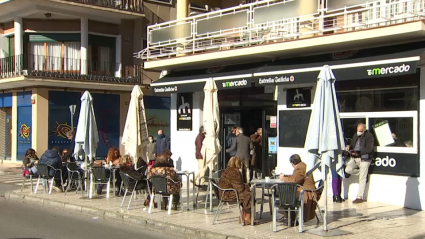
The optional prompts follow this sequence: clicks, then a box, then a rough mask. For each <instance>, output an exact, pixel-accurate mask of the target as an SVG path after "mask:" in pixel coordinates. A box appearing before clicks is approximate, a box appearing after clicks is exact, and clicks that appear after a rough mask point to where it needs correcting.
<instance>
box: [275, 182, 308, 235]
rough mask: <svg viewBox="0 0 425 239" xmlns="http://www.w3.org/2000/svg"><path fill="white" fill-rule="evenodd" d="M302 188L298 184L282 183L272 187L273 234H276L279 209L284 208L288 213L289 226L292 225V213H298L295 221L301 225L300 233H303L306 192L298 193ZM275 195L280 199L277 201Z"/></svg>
mask: <svg viewBox="0 0 425 239" xmlns="http://www.w3.org/2000/svg"><path fill="white" fill-rule="evenodd" d="M298 188H302V186H301V185H299V184H296V183H282V184H275V185H273V187H272V191H273V193H272V198H273V202H272V203H273V232H276V231H277V229H276V215H277V210H278V209H279V207H283V208H284V209H285V210H287V211H288V226H290V223H291V211H295V212H297V215H296V218H295V221H298V223H299V232H302V231H303V222H304V218H303V215H304V214H303V213H304V190H301V192H300V193H299V196H298V193H297V189H298ZM275 195H277V196H278V197H279V198H278V200H276V199H275Z"/></svg>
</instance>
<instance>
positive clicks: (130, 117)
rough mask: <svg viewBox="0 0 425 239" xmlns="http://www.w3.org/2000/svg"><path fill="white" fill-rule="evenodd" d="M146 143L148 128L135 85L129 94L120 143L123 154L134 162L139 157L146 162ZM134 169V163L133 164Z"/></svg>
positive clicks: (138, 90) (141, 98)
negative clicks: (128, 103) (122, 146)
mask: <svg viewBox="0 0 425 239" xmlns="http://www.w3.org/2000/svg"><path fill="white" fill-rule="evenodd" d="M147 141H148V127H147V124H146V115H145V107H144V102H143V92H142V89H141V88H140V86H138V85H135V86H134V87H133V91H132V92H131V99H130V105H129V107H128V112H127V119H126V121H125V126H124V133H123V136H122V141H121V143H122V144H123V145H124V148H125V153H126V154H129V155H131V156H132V157H133V158H134V160H135V162H137V159H138V158H139V157H142V158H143V160H145V161H147V158H146V152H144V151H145V149H144V147H143V146H144V143H146V142H147ZM134 167H136V163H135V164H134Z"/></svg>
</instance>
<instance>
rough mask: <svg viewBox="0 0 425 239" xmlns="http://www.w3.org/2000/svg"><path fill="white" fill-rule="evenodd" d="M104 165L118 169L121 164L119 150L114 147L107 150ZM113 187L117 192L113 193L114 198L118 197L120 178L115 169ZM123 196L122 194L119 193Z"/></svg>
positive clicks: (118, 172) (117, 170)
mask: <svg viewBox="0 0 425 239" xmlns="http://www.w3.org/2000/svg"><path fill="white" fill-rule="evenodd" d="M106 164H108V165H111V166H115V167H119V166H120V164H121V154H120V150H119V149H118V148H116V147H112V148H110V149H109V150H108V155H107V157H106ZM115 180H116V181H115V187H117V188H118V190H117V191H116V192H115V195H116V196H119V195H120V191H121V190H120V187H121V181H122V180H121V176H120V171H119V169H115ZM98 190H99V189H98ZM121 194H123V192H121Z"/></svg>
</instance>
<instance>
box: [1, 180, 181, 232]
mask: <svg viewBox="0 0 425 239" xmlns="http://www.w3.org/2000/svg"><path fill="white" fill-rule="evenodd" d="M9 181H10V180H9ZM19 188H20V186H18V185H13V184H2V183H1V182H0V238H1V239H6V238H37V239H38V238H43V239H54V238H60V239H85V238H87V239H89V238H90V239H96V238H101V239H120V238H123V239H124V238H125V239H131V238H146V239H154V238H158V239H160V238H164V239H165V238H177V237H176V236H175V235H172V236H171V235H164V234H161V233H158V232H155V231H149V230H147V229H144V228H141V227H137V226H135V225H131V226H130V225H125V224H123V223H121V222H115V221H109V220H104V219H100V218H98V217H96V216H84V215H82V214H78V215H77V214H72V213H69V212H67V211H61V210H55V209H49V208H47V207H41V206H38V205H31V204H28V203H22V202H14V201H11V200H6V199H5V198H4V194H5V192H6V191H11V190H17V189H19Z"/></svg>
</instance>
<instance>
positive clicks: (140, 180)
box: [120, 154, 151, 206]
mask: <svg viewBox="0 0 425 239" xmlns="http://www.w3.org/2000/svg"><path fill="white" fill-rule="evenodd" d="M142 161H143V160H142ZM143 162H145V161H143ZM145 166H146V167H144V166H141V169H139V170H136V169H134V164H133V157H131V156H130V155H128V154H127V155H124V156H122V158H121V166H120V171H121V172H122V173H126V174H128V176H130V177H132V178H133V179H135V180H137V186H136V188H135V190H142V189H144V188H147V181H146V174H145V173H146V169H147V164H146V163H145ZM143 168H144V170H143ZM135 183H136V182H135V181H133V180H130V185H129V186H130V189H133V188H134V185H135ZM149 186H151V185H149ZM144 205H145V206H148V205H149V196H148V199H147V200H146V201H145V203H144Z"/></svg>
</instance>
